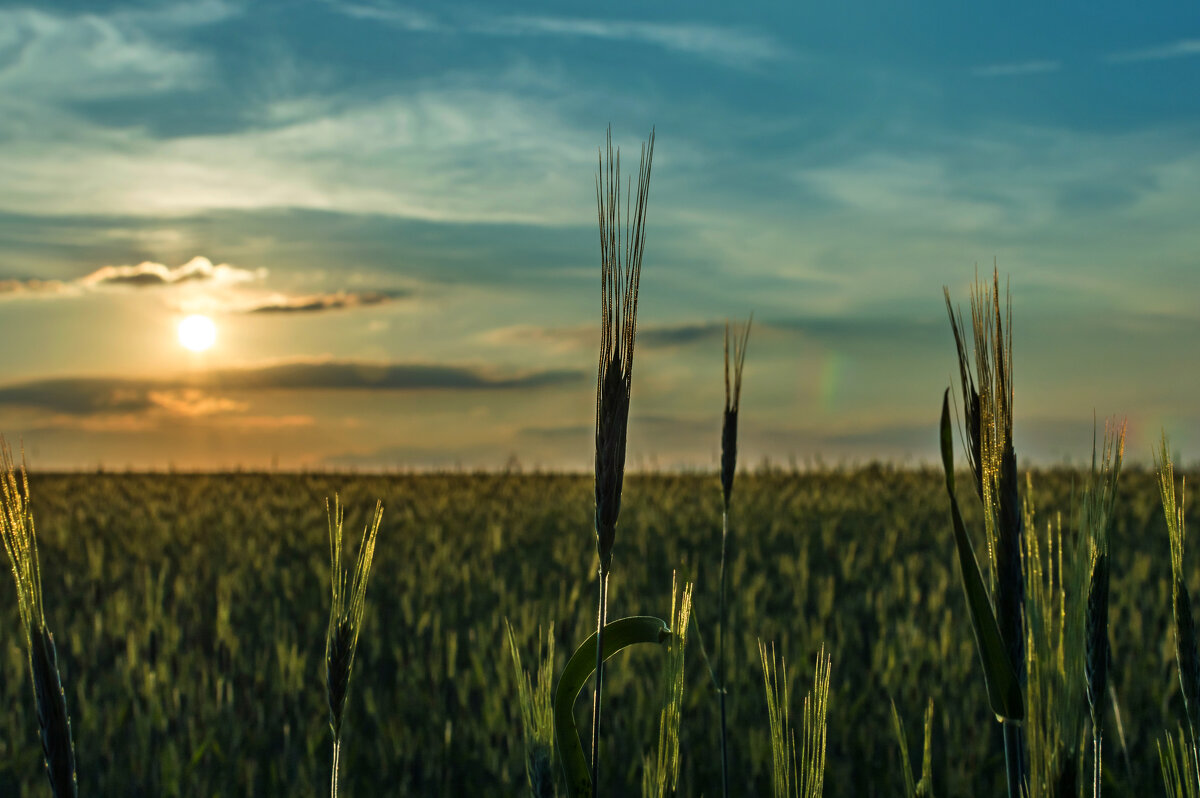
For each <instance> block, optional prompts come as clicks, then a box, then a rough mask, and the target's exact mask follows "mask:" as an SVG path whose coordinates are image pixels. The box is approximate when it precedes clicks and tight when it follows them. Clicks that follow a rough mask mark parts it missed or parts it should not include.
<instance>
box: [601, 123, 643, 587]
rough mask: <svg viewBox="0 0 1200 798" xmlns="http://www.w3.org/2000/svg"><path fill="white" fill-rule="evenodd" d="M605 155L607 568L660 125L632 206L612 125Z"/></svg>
mask: <svg viewBox="0 0 1200 798" xmlns="http://www.w3.org/2000/svg"><path fill="white" fill-rule="evenodd" d="M606 150H607V156H608V157H607V158H605V157H604V155H605V153H603V152H602V153H601V156H600V174H599V175H598V176H597V178H596V209H597V213H598V216H599V219H600V368H599V373H598V374H597V378H596V535H597V541H596V547H597V551H598V553H599V555H600V563H601V567H602V569H603V570H605V571H607V570H608V563H609V562H610V561H611V559H612V546H613V540H614V538H615V536H616V528H617V516H618V515H619V514H620V512H621V484H622V482H623V481H624V477H625V433H626V428H627V427H628V424H629V391H630V386H631V384H632V379H633V344H634V339H635V336H636V333H637V307H638V284H639V282H640V281H641V276H642V253H643V252H644V251H645V247H646V201H647V200H648V199H649V196H650V163H651V160H652V159H653V157H654V131H653V130H652V131H650V138H649V140H648V141H647V142H646V144H644V145H643V146H642V156H641V161H640V163H639V165H638V182H637V195H636V199H634V200H633V211H632V214H631V212H630V201H631V198H630V196H629V195H630V189H629V188H628V187H627V188H626V192H625V194H626V196H625V213H624V214H622V213H621V154H620V152H619V151H618V152H617V153H616V155H615V156H614V154H613V146H612V130H611V129H610V130H609V131H608V136H607V139H606Z"/></svg>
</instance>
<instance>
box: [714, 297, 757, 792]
mask: <svg viewBox="0 0 1200 798" xmlns="http://www.w3.org/2000/svg"><path fill="white" fill-rule="evenodd" d="M753 321H754V314H750V319H749V320H748V321H747V322H746V326H745V327H744V328H743V329H742V330H741V334H740V336H739V335H738V333H737V332H735V333H734V335H733V380H732V382H731V381H730V374H729V371H730V369H729V365H730V362H729V338H730V336H729V324H728V323H726V325H725V414H724V418H723V421H722V423H721V499H722V502H721V593H720V598H719V609H718V615H717V671H716V678H717V680H718V682H717V685H718V686H717V695H718V699H719V701H720V704H721V795H722V796H724V798H729V744H728V731H727V723H726V720H725V696H726V695H727V694H728V692H729V691H728V690H727V689H726V682H725V679H726V676H725V562H726V559H727V556H728V549H729V500H730V498H731V497H732V495H733V475H734V472H735V471H736V470H737V422H738V408H739V406H740V404H741V398H742V367H743V365H745V362H746V343H747V341H749V340H750V325H751V323H752V322H753Z"/></svg>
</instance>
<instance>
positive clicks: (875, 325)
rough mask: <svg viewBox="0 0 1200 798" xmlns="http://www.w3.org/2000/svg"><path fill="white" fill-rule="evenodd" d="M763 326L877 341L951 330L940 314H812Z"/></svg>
mask: <svg viewBox="0 0 1200 798" xmlns="http://www.w3.org/2000/svg"><path fill="white" fill-rule="evenodd" d="M968 320H969V319H968ZM756 324H757V322H756ZM762 326H764V327H769V328H775V329H778V330H786V331H790V332H797V333H800V334H801V335H804V336H807V337H811V338H814V339H816V340H818V341H822V342H824V343H829V344H838V343H845V344H848V343H873V344H874V343H880V342H885V341H892V342H895V341H898V340H902V341H904V342H908V343H917V342H921V343H942V342H943V339H944V337H945V336H947V335H949V334H950V324H949V322H948V321H947V320H946V318H945V317H944V316H941V315H939V316H937V318H936V319H911V318H910V319H904V318H894V317H892V318H889V317H886V316H868V317H862V316H845V317H833V316H824V317H822V316H811V317H796V318H791V319H786V318H785V319H774V320H771V321H766V322H764V323H763V325H762Z"/></svg>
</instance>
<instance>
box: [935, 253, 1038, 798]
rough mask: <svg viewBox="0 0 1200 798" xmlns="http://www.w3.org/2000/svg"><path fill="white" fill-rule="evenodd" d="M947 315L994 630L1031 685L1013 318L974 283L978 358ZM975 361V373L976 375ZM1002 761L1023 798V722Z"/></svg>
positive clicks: (1011, 786) (1020, 678)
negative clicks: (1015, 431)
mask: <svg viewBox="0 0 1200 798" xmlns="http://www.w3.org/2000/svg"><path fill="white" fill-rule="evenodd" d="M945 297H946V310H947V312H948V313H949V314H950V325H951V328H952V329H953V331H954V343H955V348H956V350H957V354H958V366H959V376H960V383H961V389H962V398H963V415H964V421H965V425H966V433H967V434H966V441H967V461H968V463H969V464H970V467H971V472H972V476H973V477H974V484H975V489H976V492H977V494H978V495H979V498H980V501H981V502H982V504H983V510H984V524H985V527H986V529H987V543H988V554H989V557H988V561H989V563H990V566H991V567H990V575H991V579H990V581H991V586H992V594H993V604H994V608H995V619H996V624H997V626H998V628H999V632H1000V636H1001V638H1002V639H1003V642H1004V647H1005V649H1006V650H1007V654H1008V659H1009V662H1010V665H1011V667H1012V670H1013V672H1014V674H1015V676H1016V679H1017V682H1018V684H1021V685H1023V684H1024V683H1025V673H1026V662H1025V574H1024V571H1023V569H1022V563H1021V559H1022V550H1023V547H1024V544H1023V537H1024V529H1023V517H1022V511H1021V497H1020V490H1019V485H1018V477H1017V456H1016V452H1015V450H1014V449H1013V436H1012V431H1013V429H1012V420H1013V415H1012V412H1013V379H1012V311H1011V306H1010V304H1009V303H1008V302H1007V301H1006V302H1005V307H1004V310H1003V312H1002V311H1001V307H1000V278H999V273H998V272H997V271H995V270H993V272H992V285H991V286H990V287H987V286H986V285H984V284H980V283H979V282H976V284H975V286H974V289H973V290H972V292H971V329H972V333H973V335H972V340H973V343H974V347H973V349H974V357H973V358H972V357H970V356H969V355H968V349H967V333H966V327H965V325H964V324H963V320H962V317H961V315H960V314H956V313H955V311H954V308H953V306H952V305H951V303H950V292H949V290H948V289H946V290H945ZM972 359H973V360H974V369H973V370H972ZM1003 723H1004V755H1005V766H1006V775H1007V779H1008V794H1009V796H1010V798H1019V796H1020V795H1021V794H1022V792H1023V791H1024V790H1025V789H1027V787H1026V772H1027V765H1026V761H1025V733H1024V729H1023V727H1022V726H1021V725H1020V723H1019V722H1017V721H1015V720H1013V719H1008V718H1005V719H1004V721H1003Z"/></svg>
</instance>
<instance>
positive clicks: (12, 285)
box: [0, 278, 71, 296]
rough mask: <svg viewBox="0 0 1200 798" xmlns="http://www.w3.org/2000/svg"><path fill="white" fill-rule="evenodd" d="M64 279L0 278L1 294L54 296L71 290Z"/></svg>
mask: <svg viewBox="0 0 1200 798" xmlns="http://www.w3.org/2000/svg"><path fill="white" fill-rule="evenodd" d="M70 288H71V284H70V283H65V282H63V281H62V280H35V279H31V280H15V279H11V278H10V279H7V280H0V296H54V295H56V294H62V293H65V292H67V291H69V290H70Z"/></svg>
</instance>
